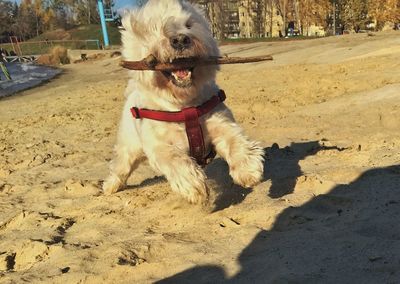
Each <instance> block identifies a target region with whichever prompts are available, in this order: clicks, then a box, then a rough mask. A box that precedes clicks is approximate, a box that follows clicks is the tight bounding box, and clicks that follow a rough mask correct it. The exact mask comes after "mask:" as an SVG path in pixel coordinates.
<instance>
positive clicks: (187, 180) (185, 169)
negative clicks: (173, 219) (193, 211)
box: [145, 144, 209, 203]
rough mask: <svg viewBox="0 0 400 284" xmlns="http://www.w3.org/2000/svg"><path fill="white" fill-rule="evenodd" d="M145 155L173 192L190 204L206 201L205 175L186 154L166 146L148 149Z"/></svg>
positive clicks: (173, 147) (171, 146)
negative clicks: (165, 179) (163, 176)
mask: <svg viewBox="0 0 400 284" xmlns="http://www.w3.org/2000/svg"><path fill="white" fill-rule="evenodd" d="M145 153H146V156H147V158H148V159H149V162H150V165H151V166H152V167H154V168H155V169H157V170H159V171H160V172H161V173H162V174H163V175H165V177H166V178H167V180H168V181H169V183H170V185H171V188H172V190H173V191H175V192H177V193H179V194H181V195H182V196H184V197H185V198H186V199H187V200H188V201H189V202H191V203H205V202H206V201H207V199H208V194H209V192H208V188H207V185H206V183H205V180H206V177H205V174H204V172H203V170H202V169H201V167H200V166H199V165H197V163H196V162H195V161H194V160H193V159H192V158H190V157H189V155H188V154H187V153H185V152H184V151H183V150H180V149H178V148H177V147H175V146H173V145H167V144H163V145H157V146H156V147H148V148H146V149H145Z"/></svg>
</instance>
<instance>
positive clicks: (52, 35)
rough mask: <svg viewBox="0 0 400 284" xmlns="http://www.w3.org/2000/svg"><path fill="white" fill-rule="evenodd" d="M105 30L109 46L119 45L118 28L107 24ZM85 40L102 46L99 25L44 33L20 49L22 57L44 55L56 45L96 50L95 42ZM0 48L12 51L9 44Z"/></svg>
mask: <svg viewBox="0 0 400 284" xmlns="http://www.w3.org/2000/svg"><path fill="white" fill-rule="evenodd" d="M107 30H108V37H109V41H110V45H120V44H121V35H120V32H119V30H118V28H117V27H115V26H114V25H113V24H110V23H107ZM86 40H98V41H99V46H103V33H102V30H101V26H100V24H98V25H84V26H79V27H74V28H72V29H69V30H63V29H57V30H54V31H49V32H45V33H43V34H41V35H39V36H37V37H34V38H31V39H30V40H28V41H26V42H22V43H20V47H21V50H22V54H23V55H32V54H46V53H49V52H50V50H51V49H52V48H53V47H54V46H56V45H59V46H63V47H65V48H67V49H98V44H97V42H94V41H91V42H84V41H86ZM46 41H47V42H46ZM60 41H62V42H60ZM0 47H2V48H4V49H6V50H8V51H11V50H13V48H12V45H11V44H9V43H6V44H0Z"/></svg>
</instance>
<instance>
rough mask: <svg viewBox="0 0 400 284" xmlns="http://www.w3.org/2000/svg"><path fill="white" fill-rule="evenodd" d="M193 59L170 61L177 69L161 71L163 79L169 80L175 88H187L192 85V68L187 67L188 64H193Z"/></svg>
mask: <svg viewBox="0 0 400 284" xmlns="http://www.w3.org/2000/svg"><path fill="white" fill-rule="evenodd" d="M195 60H196V59H195V58H177V59H174V60H171V62H170V63H171V64H176V65H177V69H174V70H168V71H162V73H163V74H164V76H165V77H167V79H168V80H170V81H171V82H172V83H173V84H174V85H175V86H177V87H180V88H188V87H190V86H192V84H193V71H194V68H195V67H194V66H190V67H187V66H188V64H193V65H194V64H195V63H194V61H195ZM182 63H183V65H184V67H182Z"/></svg>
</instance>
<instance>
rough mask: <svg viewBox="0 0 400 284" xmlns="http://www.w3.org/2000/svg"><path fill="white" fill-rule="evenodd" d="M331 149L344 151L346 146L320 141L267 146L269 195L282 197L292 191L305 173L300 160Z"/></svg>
mask: <svg viewBox="0 0 400 284" xmlns="http://www.w3.org/2000/svg"><path fill="white" fill-rule="evenodd" d="M329 150H334V151H343V150H344V148H339V147H337V146H325V145H323V144H321V142H319V141H309V142H296V143H291V144H290V146H286V147H284V148H279V146H278V144H276V143H275V144H273V145H272V146H271V147H270V148H265V150H264V151H265V163H264V181H265V180H271V187H270V190H269V194H268V195H269V197H271V198H280V197H282V196H284V195H287V194H290V193H292V192H293V191H294V188H295V187H296V182H297V178H298V177H300V176H302V175H303V172H302V170H301V168H300V161H301V160H304V159H305V158H307V157H309V156H314V155H316V154H317V153H318V152H320V151H329Z"/></svg>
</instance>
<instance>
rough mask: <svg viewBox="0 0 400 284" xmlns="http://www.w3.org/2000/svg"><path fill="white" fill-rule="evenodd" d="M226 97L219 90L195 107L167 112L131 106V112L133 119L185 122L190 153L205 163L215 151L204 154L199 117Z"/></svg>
mask: <svg viewBox="0 0 400 284" xmlns="http://www.w3.org/2000/svg"><path fill="white" fill-rule="evenodd" d="M225 99H226V96H225V92H224V91H223V90H219V92H218V95H217V96H213V97H212V98H211V99H209V100H208V101H206V102H205V103H204V104H202V105H200V106H197V107H188V108H184V109H182V110H181V111H176V112H169V111H158V110H149V109H139V108H137V107H132V108H131V113H132V115H133V117H134V118H135V119H141V118H147V119H153V120H158V121H167V122H185V128H186V135H187V137H188V141H189V148H190V155H191V156H192V157H193V158H195V159H196V161H197V163H198V164H199V165H202V166H204V165H206V164H207V162H208V160H210V159H212V158H214V156H215V152H214V150H212V151H211V153H209V154H208V155H206V154H205V151H206V147H205V145H204V137H203V131H202V129H201V125H200V121H199V118H200V117H201V116H203V115H205V114H206V113H209V112H210V111H211V110H212V109H214V108H215V107H216V106H217V105H218V104H220V103H221V102H223V101H224V100H225Z"/></svg>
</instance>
